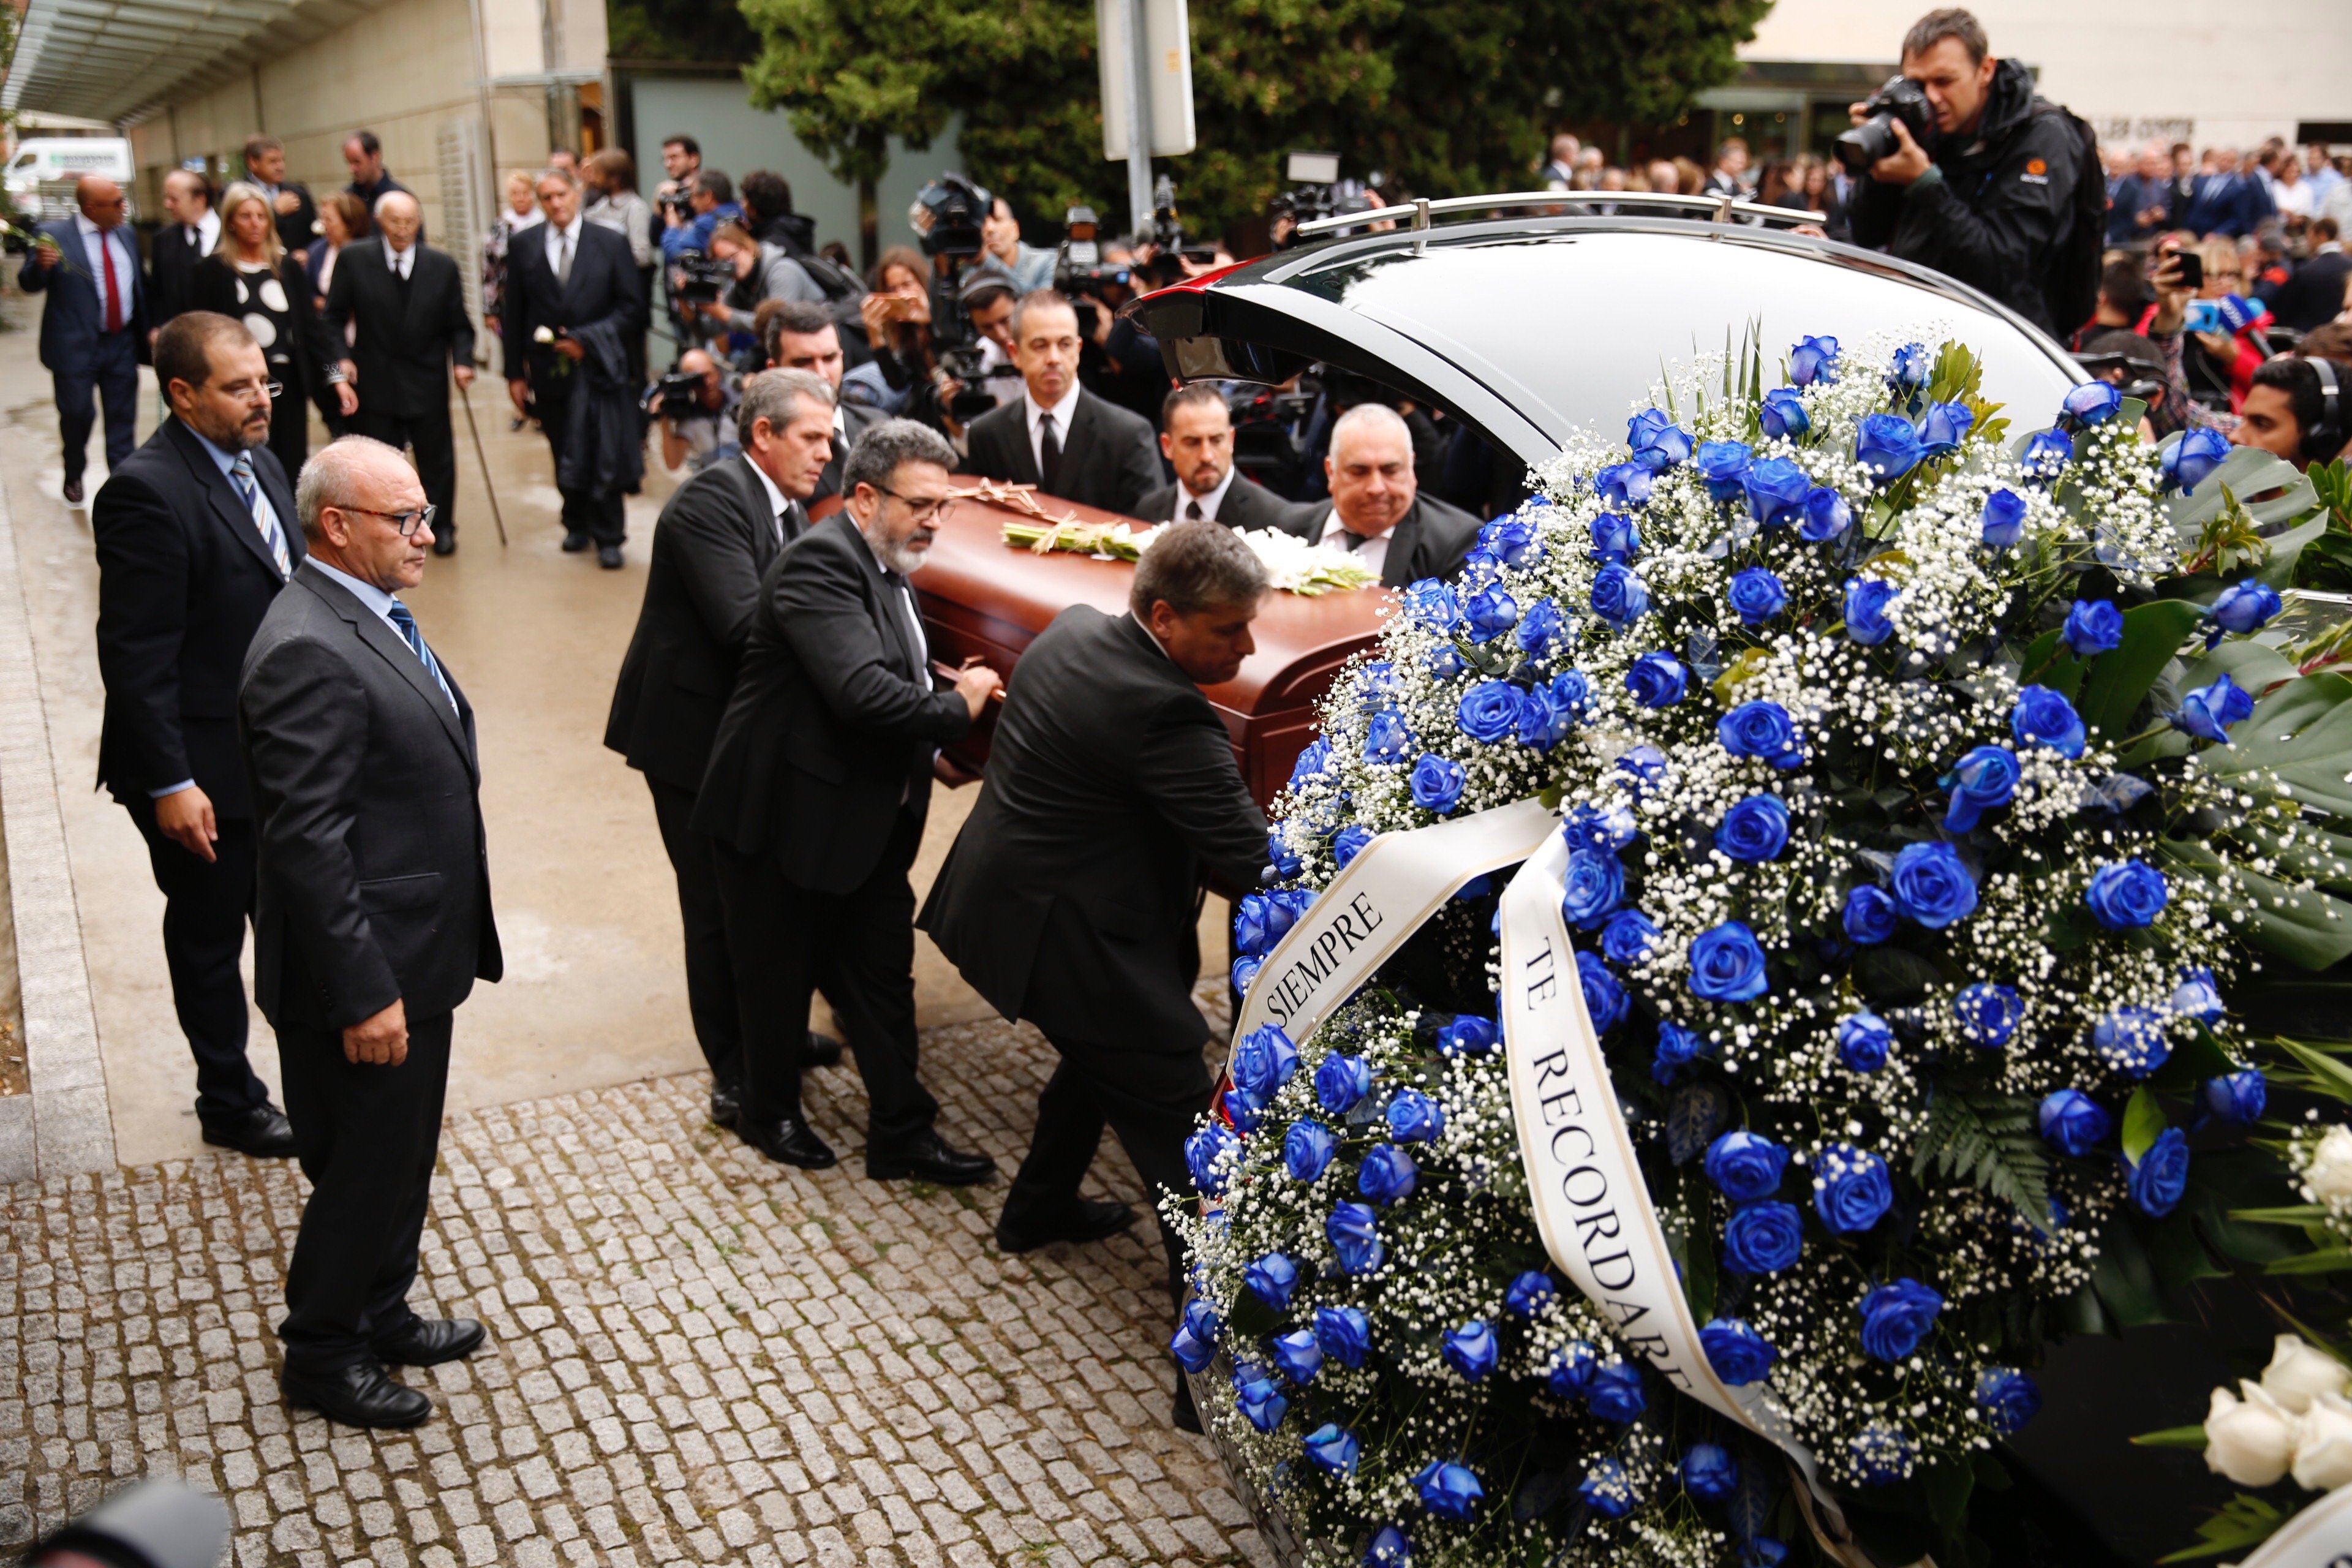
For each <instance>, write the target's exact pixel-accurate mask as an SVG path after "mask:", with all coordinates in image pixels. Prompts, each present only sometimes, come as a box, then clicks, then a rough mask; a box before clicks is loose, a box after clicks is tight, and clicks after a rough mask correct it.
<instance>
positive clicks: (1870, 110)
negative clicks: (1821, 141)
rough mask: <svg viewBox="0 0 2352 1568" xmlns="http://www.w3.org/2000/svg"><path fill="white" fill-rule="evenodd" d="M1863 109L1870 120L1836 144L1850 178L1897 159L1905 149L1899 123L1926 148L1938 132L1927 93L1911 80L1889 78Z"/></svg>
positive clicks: (1847, 133) (1838, 154)
mask: <svg viewBox="0 0 2352 1568" xmlns="http://www.w3.org/2000/svg"><path fill="white" fill-rule="evenodd" d="M1862 109H1863V112H1864V114H1866V115H1868V116H1869V118H1868V119H1866V120H1864V121H1863V122H1862V123H1861V124H1859V125H1857V126H1855V127H1854V128H1853V130H1851V131H1849V132H1846V133H1845V134H1844V135H1843V136H1840V137H1839V138H1838V139H1837V142H1836V144H1835V147H1836V152H1837V156H1838V162H1839V163H1843V164H1844V165H1845V166H1846V170H1847V172H1848V173H1850V174H1865V173H1867V172H1868V171H1869V168H1870V166H1871V165H1872V164H1873V163H1877V162H1878V161H1879V160H1880V159H1881V158H1887V157H1892V156H1893V155H1894V153H1895V149H1896V148H1898V147H1899V146H1901V145H1902V143H1900V142H1896V141H1895V125H1894V122H1895V121H1897V120H1899V121H1902V122H1903V124H1904V127H1905V129H1906V130H1908V131H1909V132H1911V140H1912V141H1914V142H1918V143H1919V144H1920V145H1921V146H1923V147H1924V146H1926V145H1927V137H1928V136H1929V134H1930V133H1932V132H1934V131H1935V129H1936V110H1935V106H1934V105H1933V104H1930V103H1929V102H1928V101H1927V89H1926V88H1924V87H1921V86H1920V85H1919V84H1918V83H1917V82H1916V81H1913V80H1912V79H1910V78H1909V77H1907V76H1893V77H1889V78H1887V79H1886V85H1885V87H1882V88H1880V89H1878V90H1877V91H1876V92H1874V93H1873V94H1871V95H1870V101H1869V102H1868V103H1865V104H1864V105H1863V106H1862Z"/></svg>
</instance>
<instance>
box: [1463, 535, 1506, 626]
mask: <svg viewBox="0 0 2352 1568" xmlns="http://www.w3.org/2000/svg"><path fill="white" fill-rule="evenodd" d="M1502 575H1503V561H1502V557H1500V556H1498V555H1496V553H1495V552H1493V551H1491V550H1488V549H1486V547H1485V546H1484V545H1481V546H1479V547H1478V548H1477V549H1475V550H1473V551H1471V552H1469V553H1468V554H1466V555H1465V556H1463V557H1462V570H1461V571H1460V572H1458V573H1456V574H1454V576H1455V582H1454V597H1455V598H1457V599H1460V600H1461V601H1462V602H1463V605H1464V616H1465V620H1466V619H1467V616H1468V605H1469V602H1470V595H1473V594H1475V593H1477V592H1478V591H1479V590H1480V589H1482V588H1491V587H1493V586H1494V585H1495V584H1496V583H1497V582H1499V581H1501V580H1502Z"/></svg>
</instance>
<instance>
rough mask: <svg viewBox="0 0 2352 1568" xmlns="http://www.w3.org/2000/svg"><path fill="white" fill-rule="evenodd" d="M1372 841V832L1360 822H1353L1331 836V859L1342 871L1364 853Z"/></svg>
mask: <svg viewBox="0 0 2352 1568" xmlns="http://www.w3.org/2000/svg"><path fill="white" fill-rule="evenodd" d="M1371 841H1372V830H1371V829H1370V828H1369V827H1366V826H1364V825H1363V824H1362V823H1360V822H1351V823H1349V824H1348V826H1345V827H1343V828H1341V829H1339V832H1337V833H1335V834H1333V835H1332V836H1331V858H1332V859H1333V861H1335V862H1336V863H1337V864H1338V866H1339V869H1340V870H1342V871H1344V870H1346V869H1347V868H1348V863H1349V861H1351V860H1353V859H1354V858H1356V857H1357V856H1359V855H1360V854H1362V853H1363V852H1364V846H1365V845H1367V844H1370V842H1371Z"/></svg>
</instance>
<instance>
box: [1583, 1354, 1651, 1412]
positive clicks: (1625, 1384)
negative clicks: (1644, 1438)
mask: <svg viewBox="0 0 2352 1568" xmlns="http://www.w3.org/2000/svg"><path fill="white" fill-rule="evenodd" d="M1584 1402H1585V1405H1586V1406H1587V1407H1588V1408H1589V1409H1591V1412H1592V1414H1593V1415H1597V1416H1599V1417H1600V1418H1601V1420H1603V1421H1608V1422H1612V1423H1614V1424H1615V1425H1617V1426H1632V1425H1633V1423H1634V1422H1636V1421H1638V1420H1640V1419H1641V1418H1642V1412H1643V1411H1644V1410H1646V1409H1648V1408H1649V1407H1650V1400H1649V1396H1648V1394H1645V1393H1644V1392H1643V1388H1642V1369H1641V1368H1639V1367H1637V1366H1635V1365H1633V1363H1631V1362H1622V1361H1612V1362H1611V1363H1609V1364H1608V1365H1607V1366H1604V1367H1602V1368H1601V1369H1600V1370H1599V1371H1597V1372H1595V1373H1593V1374H1592V1386H1591V1387H1590V1388H1588V1389H1586V1390H1585V1391H1584Z"/></svg>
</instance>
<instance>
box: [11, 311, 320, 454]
mask: <svg viewBox="0 0 2352 1568" xmlns="http://www.w3.org/2000/svg"><path fill="white" fill-rule="evenodd" d="M49 380H50V383H51V385H52V389H53V390H54V391H55V392H56V394H57V400H58V441H59V442H60V443H61V444H62V445H63V446H64V447H65V469H66V478H67V479H79V478H81V473H82V469H83V468H85V467H86V466H88V464H89V430H90V426H93V425H95V424H97V423H98V400H99V399H100V397H104V398H105V399H106V466H107V467H108V468H115V467H117V466H118V465H120V464H121V461H122V459H123V458H127V457H129V456H131V448H132V447H135V446H137V445H138V444H139V443H138V426H139V345H138V344H137V343H134V342H131V329H130V328H128V327H125V328H123V329H122V331H119V332H100V334H99V337H98V348H97V350H96V351H95V352H94V353H91V355H90V357H89V363H88V364H84V365H77V366H75V367H74V368H73V369H71V370H60V371H56V372H53V373H51V374H50V377H49ZM287 477H288V478H289V479H291V478H292V477H293V476H292V475H291V474H289V475H288V476H287Z"/></svg>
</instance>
